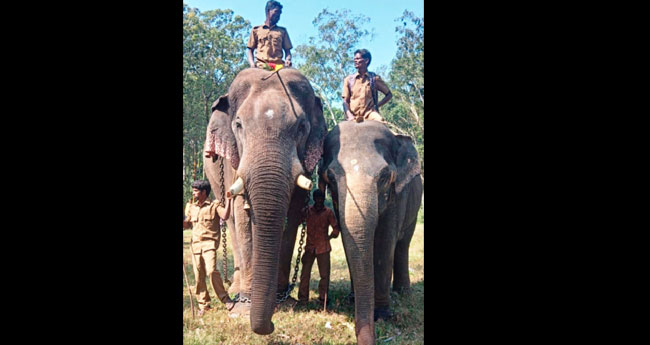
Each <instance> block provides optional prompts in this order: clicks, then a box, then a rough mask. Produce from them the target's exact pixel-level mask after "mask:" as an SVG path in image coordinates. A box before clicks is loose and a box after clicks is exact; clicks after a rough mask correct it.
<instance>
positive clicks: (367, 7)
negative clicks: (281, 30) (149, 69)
mask: <svg viewBox="0 0 650 345" xmlns="http://www.w3.org/2000/svg"><path fill="white" fill-rule="evenodd" d="M278 1H279V2H280V4H282V6H283V8H282V16H281V17H280V21H279V22H278V25H279V26H283V27H285V28H286V29H287V32H288V33H289V38H291V43H292V44H293V47H294V49H292V51H291V54H292V55H293V58H294V61H295V60H297V59H299V57H298V56H296V51H295V47H297V46H299V45H301V44H307V43H308V41H309V37H311V36H313V37H316V36H317V35H318V32H317V30H316V28H315V27H314V24H312V21H313V20H314V19H315V18H316V16H317V15H318V13H320V12H321V11H322V10H323V9H324V8H328V9H329V11H330V12H334V11H336V10H341V9H344V8H347V9H349V10H350V12H351V14H352V15H358V14H363V15H365V16H367V17H369V18H370V22H369V23H367V24H366V25H365V26H364V28H367V29H368V30H369V31H370V30H371V29H373V28H374V32H375V37H374V38H373V39H372V40H371V41H369V40H365V41H362V42H361V44H360V45H361V46H360V47H358V48H366V49H368V50H369V51H370V54H372V63H371V65H370V68H369V69H370V70H371V71H372V70H375V71H376V70H379V69H380V66H382V65H384V66H386V67H388V66H390V61H391V60H392V59H393V58H394V57H395V53H396V51H397V34H398V33H396V32H395V27H396V26H397V25H398V23H397V22H395V19H396V18H399V17H401V16H402V13H404V10H409V11H411V12H413V13H414V14H415V16H417V17H420V18H423V17H424V0H375V1H370V0H357V1H350V0H329V1H319V0H278ZM266 2H267V0H184V3H185V4H187V5H188V6H189V7H192V8H198V9H199V10H200V11H201V12H204V11H209V10H214V9H222V10H223V9H231V10H233V12H234V13H235V15H240V16H242V17H243V18H244V19H248V20H249V21H250V23H251V26H256V25H260V24H262V23H264V20H265V19H266V17H265V14H264V7H265V6H266ZM242 44H246V43H245V42H244V43H242Z"/></svg>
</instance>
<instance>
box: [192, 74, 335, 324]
mask: <svg viewBox="0 0 650 345" xmlns="http://www.w3.org/2000/svg"><path fill="white" fill-rule="evenodd" d="M275 73H276V74H277V75H273V73H272V72H269V71H265V70H262V69H256V68H249V69H245V70H243V71H241V72H240V73H239V74H238V75H237V76H236V77H235V79H234V80H233V82H232V84H231V85H230V88H229V90H228V93H227V94H226V95H223V96H221V97H219V99H218V100H217V101H215V102H214V104H213V105H212V116H211V118H210V122H209V124H208V129H207V138H206V148H205V149H206V151H214V152H215V153H216V155H217V156H219V159H214V157H206V158H205V159H204V162H205V170H206V172H207V175H208V179H209V180H210V181H211V184H212V186H213V188H214V190H215V195H217V198H219V195H220V194H218V193H220V188H221V187H220V183H216V181H218V179H219V174H220V173H219V170H218V169H219V168H218V164H219V163H220V162H221V161H222V159H223V158H225V164H224V170H229V169H230V174H231V175H229V176H226V177H225V178H224V180H225V181H224V185H225V186H226V187H225V188H226V190H227V192H230V193H231V194H234V195H236V196H234V200H233V201H232V206H233V210H232V212H231V215H232V224H234V233H235V235H234V236H231V237H230V238H231V239H233V240H232V241H233V247H235V246H236V248H235V251H236V253H235V264H236V265H238V266H239V274H238V277H236V278H239V292H240V296H242V297H249V298H250V300H251V303H250V322H251V328H252V330H253V332H255V333H257V334H270V333H272V332H273V330H274V326H273V323H272V322H271V317H272V315H273V311H274V308H275V297H276V292H278V290H279V289H282V288H284V287H286V285H287V284H286V283H287V282H288V275H289V268H290V265H291V262H290V261H291V253H293V247H294V244H295V238H296V230H297V227H298V220H299V219H300V217H299V213H300V209H301V208H302V207H303V206H304V202H305V199H306V197H308V195H309V194H308V193H309V192H308V189H310V188H311V186H310V185H309V184H310V181H309V179H308V178H306V177H305V176H311V173H312V171H313V169H314V167H315V165H316V163H317V162H318V160H319V159H320V157H321V155H322V150H323V140H324V139H325V135H326V134H327V125H326V124H325V119H324V118H323V110H322V105H321V102H320V99H319V98H318V97H316V96H315V95H314V91H313V89H312V87H311V85H310V84H309V81H308V80H307V79H306V78H305V77H304V76H303V75H302V74H301V73H300V72H299V71H298V70H296V69H281V70H279V71H277V72H275ZM222 157H223V158H222ZM226 173H227V172H226V171H224V175H226ZM301 175H304V176H302V177H301ZM233 181H234V182H235V183H234V184H233V185H232V187H231V188H228V187H229V186H230V183H232V182H233ZM306 181H309V182H306ZM297 183H299V184H300V185H301V186H302V188H296V187H297ZM242 185H243V188H240V187H239V188H238V187H237V186H242ZM215 187H216V188H215ZM245 203H246V207H245ZM285 217H288V219H289V224H288V225H287V227H286V230H285ZM283 231H284V233H283ZM238 304H239V305H241V304H240V303H238Z"/></svg>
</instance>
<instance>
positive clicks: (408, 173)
mask: <svg viewBox="0 0 650 345" xmlns="http://www.w3.org/2000/svg"><path fill="white" fill-rule="evenodd" d="M395 139H396V141H397V144H396V146H395V149H396V154H395V157H396V158H395V166H396V167H397V177H396V179H395V192H397V193H400V192H401V191H402V189H404V186H406V185H407V184H408V183H409V182H411V180H412V179H413V178H414V177H416V176H418V175H420V160H419V158H418V152H417V150H416V149H415V145H414V144H413V139H411V137H409V136H406V135H399V134H398V135H395Z"/></svg>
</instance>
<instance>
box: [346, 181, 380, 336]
mask: <svg viewBox="0 0 650 345" xmlns="http://www.w3.org/2000/svg"><path fill="white" fill-rule="evenodd" d="M344 185H347V186H344V187H343V188H345V189H343V190H339V195H345V199H344V200H341V201H340V204H341V205H342V206H343V207H341V208H340V209H339V212H340V217H341V230H342V236H343V245H344V248H345V254H346V256H347V257H348V262H349V265H350V271H351V273H352V281H353V285H354V301H355V303H354V304H355V328H356V336H357V343H358V344H364V345H365V344H375V322H374V308H375V280H374V261H373V249H374V234H375V228H376V227H377V220H378V209H377V196H376V192H373V191H372V190H364V188H359V187H358V186H364V183H363V182H361V181H353V180H352V179H350V178H349V179H348V181H347V183H346V184H344ZM350 186H357V187H356V188H352V190H351V189H350V188H348V187H350ZM365 186H368V184H365ZM369 189H372V188H369ZM341 211H342V212H341Z"/></svg>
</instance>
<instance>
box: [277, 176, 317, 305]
mask: <svg viewBox="0 0 650 345" xmlns="http://www.w3.org/2000/svg"><path fill="white" fill-rule="evenodd" d="M315 170H316V169H314V171H315ZM311 182H312V185H313V184H314V175H313V173H312V176H311ZM310 193H311V191H309V192H307V196H306V197H305V207H307V206H309V200H310ZM285 226H286V224H285ZM306 233H307V217H305V219H303V221H302V230H301V232H300V241H299V242H298V256H297V257H296V264H295V265H294V268H293V277H292V278H291V284H289V285H288V286H287V288H286V289H285V290H284V291H283V292H280V293H276V294H275V303H276V304H280V303H282V302H284V301H286V300H287V298H289V295H290V294H291V291H293V288H294V287H295V286H296V280H297V279H298V269H299V267H298V266H299V265H300V257H301V256H302V245H303V244H304V243H305V242H304V239H305V234H306Z"/></svg>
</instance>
